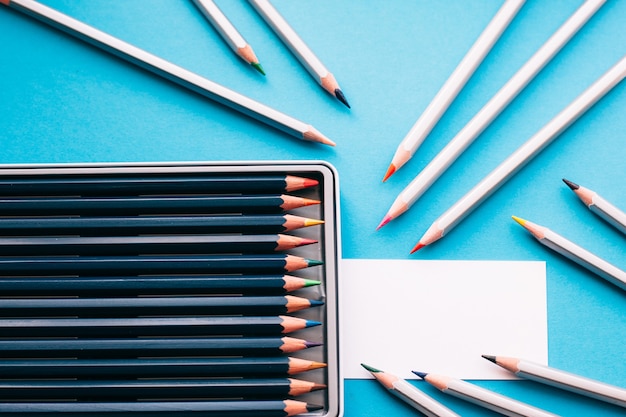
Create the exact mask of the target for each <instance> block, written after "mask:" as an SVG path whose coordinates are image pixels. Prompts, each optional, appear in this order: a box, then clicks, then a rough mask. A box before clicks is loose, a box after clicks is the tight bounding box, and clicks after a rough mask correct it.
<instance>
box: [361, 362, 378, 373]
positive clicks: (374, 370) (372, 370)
mask: <svg viewBox="0 0 626 417" xmlns="http://www.w3.org/2000/svg"><path fill="white" fill-rule="evenodd" d="M361 366H362V367H363V368H365V369H367V370H368V371H370V372H374V373H377V372H382V371H381V370H380V369H376V368H372V367H371V366H369V365H366V364H364V363H362V364H361Z"/></svg>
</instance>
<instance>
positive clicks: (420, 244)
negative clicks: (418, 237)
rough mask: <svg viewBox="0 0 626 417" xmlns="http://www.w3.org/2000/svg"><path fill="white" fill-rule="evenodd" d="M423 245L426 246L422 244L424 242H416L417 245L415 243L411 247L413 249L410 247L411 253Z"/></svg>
mask: <svg viewBox="0 0 626 417" xmlns="http://www.w3.org/2000/svg"><path fill="white" fill-rule="evenodd" d="M424 246H426V245H424V244H423V243H421V242H417V245H415V246H414V247H413V249H411V253H415V252H417V251H418V250H420V249H422V248H423V247H424Z"/></svg>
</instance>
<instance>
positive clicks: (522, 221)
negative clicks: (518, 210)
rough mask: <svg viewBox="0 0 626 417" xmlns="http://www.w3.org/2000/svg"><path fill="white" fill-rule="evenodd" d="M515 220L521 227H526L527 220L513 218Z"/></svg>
mask: <svg viewBox="0 0 626 417" xmlns="http://www.w3.org/2000/svg"><path fill="white" fill-rule="evenodd" d="M511 217H512V218H513V220H515V221H516V222H518V223H519V224H520V225H522V226H525V225H526V220H524V219H521V218H519V217H517V216H511Z"/></svg>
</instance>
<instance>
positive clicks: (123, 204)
mask: <svg viewBox="0 0 626 417" xmlns="http://www.w3.org/2000/svg"><path fill="white" fill-rule="evenodd" d="M319 203H320V201H318V200H312V199H308V198H303V197H296V196H292V195H286V194H282V195H245V196H240V195H237V196H232V195H224V196H189V195H185V196H176V197H154V196H144V197H35V198H33V197H23V198H19V197H14V198H3V199H0V215H3V216H16V215H17V216H47V215H51V214H54V215H62V214H65V215H70V214H77V215H78V214H80V215H85V214H88V215H110V214H127V215H128V214H172V213H183V214H192V213H204V214H211V213H281V212H284V211H287V210H293V209H297V208H300V207H305V206H311V205H315V204H319Z"/></svg>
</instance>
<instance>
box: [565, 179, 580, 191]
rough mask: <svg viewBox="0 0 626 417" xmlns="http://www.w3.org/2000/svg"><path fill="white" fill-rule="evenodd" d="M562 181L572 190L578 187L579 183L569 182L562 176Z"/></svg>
mask: <svg viewBox="0 0 626 417" xmlns="http://www.w3.org/2000/svg"><path fill="white" fill-rule="evenodd" d="M563 182H564V183H565V184H567V186H568V187H569V188H570V190H572V191H576V190H578V189H579V188H580V185H578V184H576V183H575V182H571V181H569V180H566V179H565V178H563Z"/></svg>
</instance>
